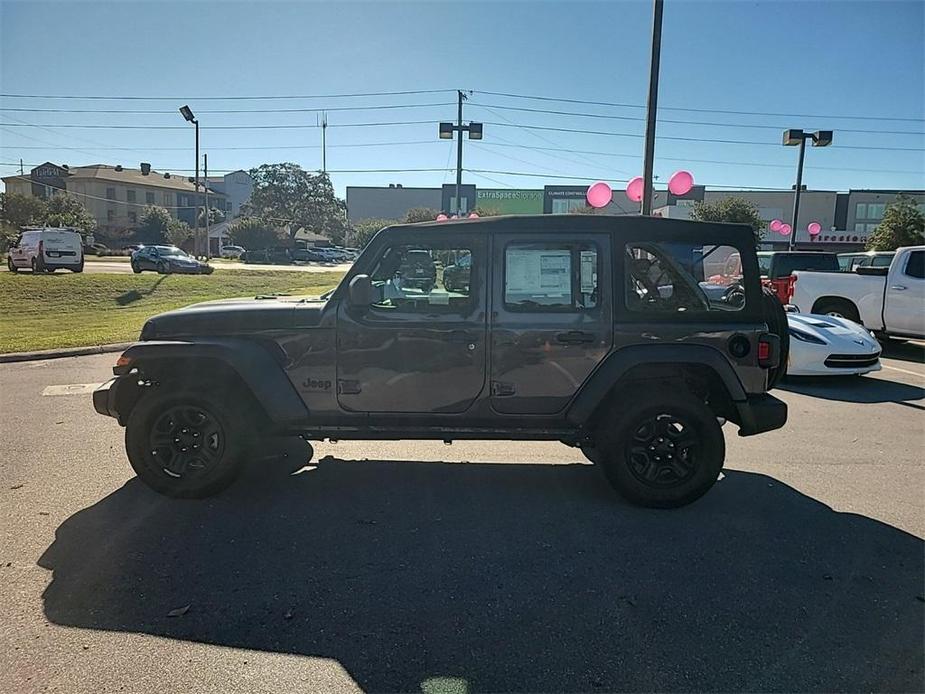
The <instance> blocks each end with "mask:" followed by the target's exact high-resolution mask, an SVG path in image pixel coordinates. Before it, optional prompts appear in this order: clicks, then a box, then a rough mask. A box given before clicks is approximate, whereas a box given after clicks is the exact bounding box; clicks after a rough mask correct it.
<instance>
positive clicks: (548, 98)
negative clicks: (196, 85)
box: [0, 89, 925, 123]
mask: <svg viewBox="0 0 925 694" xmlns="http://www.w3.org/2000/svg"><path fill="white" fill-rule="evenodd" d="M475 93H476V94H489V95H491V96H504V97H509V98H512V99H532V100H535V101H556V102H560V103H568V104H588V105H592V106H610V107H614V108H645V105H644V104H621V103H616V102H613V101H592V100H589V99H569V98H565V97H553V96H536V95H528V94H512V93H509V92H489V91H482V90H478V89H477V90H475ZM0 96H2V95H0ZM658 108H659V110H660V111H688V112H691V113H728V114H732V115H737V116H782V117H786V118H823V119H842V120H887V121H903V122H907V123H922V122H925V118H899V117H896V118H894V117H892V116H846V115H842V114H839V115H821V114H818V113H815V114H813V113H776V112H773V111H735V110H729V109H719V108H691V107H682V106H661V105H660V106H659V107H658Z"/></svg>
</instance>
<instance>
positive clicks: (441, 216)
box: [437, 212, 449, 222]
mask: <svg viewBox="0 0 925 694" xmlns="http://www.w3.org/2000/svg"><path fill="white" fill-rule="evenodd" d="M448 219H449V217H447V216H446V215H445V214H443V213H442V212H441V213H440V214H438V215H437V221H438V222H445V221H446V220H448Z"/></svg>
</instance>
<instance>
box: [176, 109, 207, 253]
mask: <svg viewBox="0 0 925 694" xmlns="http://www.w3.org/2000/svg"><path fill="white" fill-rule="evenodd" d="M180 115H181V116H183V118H184V119H185V120H186V121H187V122H188V123H192V124H193V125H194V126H196V169H195V172H196V173H195V178H194V179H193V181H194V183H193V188H194V192H193V239H194V240H195V244H194V245H195V246H196V248H195V249H194V250H195V252H196V255H202V253H201V252H200V251H201V250H202V239H201V238H199V121H198V120H196V116H194V115H193V111H192V110H191V109H190V107H189V106H181V107H180ZM179 207H180V206H179V205H177V208H179ZM177 216H178V217H179V216H180V215H179V209H178V214H177ZM208 244H209V241H208V239H206V245H207V246H208Z"/></svg>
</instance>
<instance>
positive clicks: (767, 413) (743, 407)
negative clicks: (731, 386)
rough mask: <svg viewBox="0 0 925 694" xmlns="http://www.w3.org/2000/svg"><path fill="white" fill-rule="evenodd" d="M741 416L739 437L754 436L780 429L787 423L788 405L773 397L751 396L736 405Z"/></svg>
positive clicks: (764, 395) (766, 395)
mask: <svg viewBox="0 0 925 694" xmlns="http://www.w3.org/2000/svg"><path fill="white" fill-rule="evenodd" d="M735 406H736V410H737V413H738V415H739V422H738V424H739V436H754V435H755V434H761V433H764V432H765V431H773V430H774V429H780V428H781V427H782V426H784V424H786V423H787V404H786V403H785V402H783V401H781V400H778V399H777V398H775V397H774V396H773V395H768V394H767V393H764V394H762V395H749V396H748V399H747V400H745V401H742V402H737V403H735Z"/></svg>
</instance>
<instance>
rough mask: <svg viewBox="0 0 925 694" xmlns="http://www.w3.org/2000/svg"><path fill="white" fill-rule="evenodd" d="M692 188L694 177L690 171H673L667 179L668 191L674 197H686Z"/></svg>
mask: <svg viewBox="0 0 925 694" xmlns="http://www.w3.org/2000/svg"><path fill="white" fill-rule="evenodd" d="M693 187H694V177H693V175H691V172H690V171H675V172H674V173H673V174H671V178H669V179H668V190H670V191H671V192H672V193H674V194H675V195H687V194H688V193H690V192H691V188H693Z"/></svg>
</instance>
